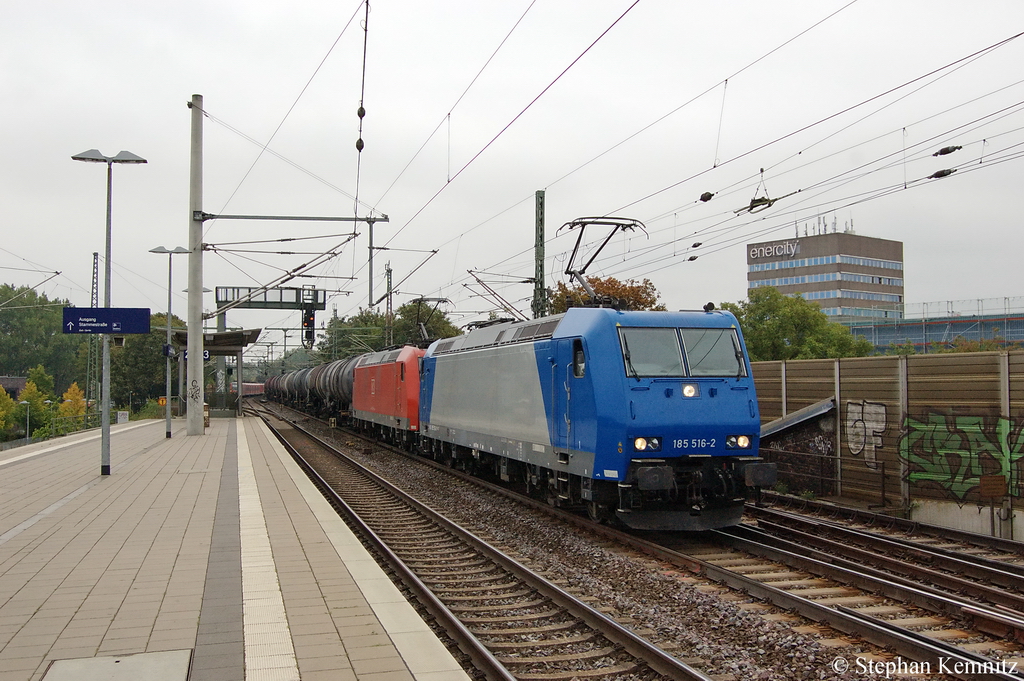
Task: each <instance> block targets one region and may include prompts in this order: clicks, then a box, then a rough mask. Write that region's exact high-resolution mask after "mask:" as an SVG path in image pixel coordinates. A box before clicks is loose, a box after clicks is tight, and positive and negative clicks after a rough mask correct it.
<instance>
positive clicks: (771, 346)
mask: <svg viewBox="0 0 1024 681" xmlns="http://www.w3.org/2000/svg"><path fill="white" fill-rule="evenodd" d="M722 307H723V308H724V309H726V310H729V311H730V312H732V313H733V314H735V315H736V318H737V319H739V322H740V328H741V329H742V330H743V338H744V340H745V341H746V344H747V352H748V353H749V354H750V359H751V361H754V362H758V361H767V360H783V359H823V358H826V357H828V358H834V357H864V356H866V355H870V354H871V353H872V352H873V350H874V346H873V345H872V344H871V342H870V341H868V340H867V339H866V338H859V337H854V335H853V334H852V333H850V330H849V329H848V328H846V327H845V326H843V325H842V324H839V323H838V322H832V321H829V318H828V316H827V315H826V314H825V313H824V312H822V311H821V308H819V307H818V306H817V305H816V304H814V303H812V302H809V301H806V300H804V299H803V298H802V297H800V296H795V297H790V296H786V295H783V294H781V293H779V291H778V289H775V288H773V287H771V286H764V287H760V288H755V289H753V290H751V292H750V297H749V299H748V300H745V301H743V302H741V303H739V304H738V305H737V304H734V303H722Z"/></svg>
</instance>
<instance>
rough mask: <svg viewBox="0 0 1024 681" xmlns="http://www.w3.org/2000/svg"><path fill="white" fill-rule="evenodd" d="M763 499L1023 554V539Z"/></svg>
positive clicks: (770, 495)
mask: <svg viewBox="0 0 1024 681" xmlns="http://www.w3.org/2000/svg"><path fill="white" fill-rule="evenodd" d="M763 498H764V499H765V500H767V501H770V502H771V503H773V504H775V505H780V506H781V505H785V506H787V507H789V508H801V509H805V510H807V511H808V512H813V513H817V514H820V515H832V516H833V517H839V516H842V517H845V518H849V519H851V520H855V521H857V522H863V523H865V524H867V525H876V526H879V527H885V528H887V529H892V530H899V531H901V532H904V533H905V534H908V535H909V534H917V533H920V534H924V535H927V536H934V537H938V538H941V539H952V540H954V541H959V542H962V543H965V544H973V545H974V546H981V547H985V548H992V549H998V550H1000V551H1005V552H1006V553H1014V554H1017V555H1019V556H1024V542H1019V541H1015V540H1013V539H1004V538H1002V537H992V536H989V535H986V534H977V533H974V532H967V531H966V530H957V529H953V528H949V527H941V526H939V525H930V524H928V523H921V522H918V521H916V520H907V519H905V518H897V517H896V516H893V515H887V514H884V513H875V512H873V511H866V510H864V509H859V508H853V507H850V506H840V505H838V504H833V503H831V502H824V501H817V500H812V499H803V498H798V497H793V496H789V495H783V494H778V493H776V492H772V491H770V490H764V492H763ZM747 508H748V509H752V510H753V509H756V508H757V507H756V506H755V505H754V504H750V503H748V504H747Z"/></svg>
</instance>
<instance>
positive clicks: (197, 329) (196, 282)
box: [186, 95, 206, 435]
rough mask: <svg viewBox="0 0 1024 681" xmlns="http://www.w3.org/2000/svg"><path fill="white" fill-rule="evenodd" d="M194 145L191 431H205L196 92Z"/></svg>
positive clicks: (196, 98)
mask: <svg viewBox="0 0 1024 681" xmlns="http://www.w3.org/2000/svg"><path fill="white" fill-rule="evenodd" d="M189 108H191V109H192V148H191V161H190V164H189V209H190V210H189V220H190V223H189V230H188V249H189V251H190V252H189V256H188V360H187V362H186V364H187V366H188V371H187V378H186V382H187V385H186V394H187V405H188V407H187V408H188V421H187V425H188V431H187V432H188V434H189V435H205V434H206V428H205V427H204V425H203V387H204V386H203V218H202V211H203V96H202V95H192V102H191V103H190V104H189Z"/></svg>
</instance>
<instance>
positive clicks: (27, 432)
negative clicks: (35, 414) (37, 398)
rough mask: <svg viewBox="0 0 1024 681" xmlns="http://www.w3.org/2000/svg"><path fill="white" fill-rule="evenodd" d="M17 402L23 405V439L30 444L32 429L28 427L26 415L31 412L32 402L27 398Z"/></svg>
mask: <svg viewBox="0 0 1024 681" xmlns="http://www.w3.org/2000/svg"><path fill="white" fill-rule="evenodd" d="M18 404H24V405H25V440H26V441H27V442H28V444H32V431H30V430H29V429H28V417H29V415H30V414H31V413H32V403H31V402H29V401H28V400H22V401H21V402H19V403H18Z"/></svg>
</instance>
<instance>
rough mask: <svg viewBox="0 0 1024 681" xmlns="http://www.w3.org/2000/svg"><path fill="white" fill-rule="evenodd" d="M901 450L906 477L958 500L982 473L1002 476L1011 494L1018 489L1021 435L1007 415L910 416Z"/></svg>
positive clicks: (1022, 449)
mask: <svg viewBox="0 0 1024 681" xmlns="http://www.w3.org/2000/svg"><path fill="white" fill-rule="evenodd" d="M899 451H900V458H901V459H903V461H904V462H905V463H906V479H907V480H908V481H909V482H911V483H916V484H919V485H925V486H933V487H934V486H938V487H939V488H941V489H943V490H944V491H945V492H946V493H947V494H948V495H949V496H951V497H952V498H953V499H955V500H957V501H959V502H963V501H964V500H965V499H966V497H967V495H968V493H969V492H971V491H972V490H974V489H975V488H977V487H978V486H979V485H980V483H981V480H980V478H981V476H983V475H1001V476H1004V478H1005V480H1006V482H1007V485H1008V488H1009V490H1010V494H1012V495H1014V496H1017V494H1018V493H1017V482H1018V481H1019V480H1020V474H1019V472H1018V466H1019V464H1020V461H1021V460H1022V459H1024V438H1022V428H1021V427H1020V426H1017V425H1015V424H1014V423H1013V422H1011V421H1010V420H1009V419H1005V418H998V417H991V416H977V415H971V414H942V413H936V412H931V413H928V414H927V415H925V416H924V417H923V418H921V419H918V418H915V417H909V416H908V417H907V419H906V420H905V422H904V426H903V435H902V436H901V437H900V443H899Z"/></svg>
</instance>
